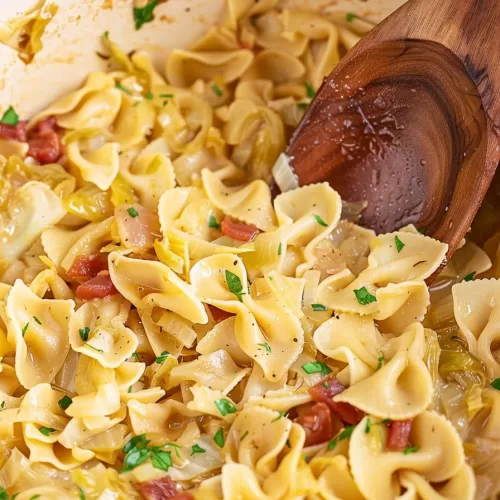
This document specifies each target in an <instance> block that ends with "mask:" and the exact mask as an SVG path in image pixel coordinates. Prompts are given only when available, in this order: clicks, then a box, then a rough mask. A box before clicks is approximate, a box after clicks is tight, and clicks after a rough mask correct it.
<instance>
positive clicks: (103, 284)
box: [76, 271, 118, 300]
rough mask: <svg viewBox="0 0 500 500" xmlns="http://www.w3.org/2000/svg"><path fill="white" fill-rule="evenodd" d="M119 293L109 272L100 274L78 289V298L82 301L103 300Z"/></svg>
mask: <svg viewBox="0 0 500 500" xmlns="http://www.w3.org/2000/svg"><path fill="white" fill-rule="evenodd" d="M117 293H118V290H117V289H116V288H115V285H113V282H112V281H111V276H110V275H109V273H108V272H107V271H102V272H100V273H99V274H98V275H97V276H96V277H95V278H92V279H90V280H88V281H86V282H85V283H83V284H82V285H80V286H79V287H78V288H77V289H76V296H77V297H78V298H79V299H82V300H92V299H103V298H104V297H108V296H110V295H116V294H117Z"/></svg>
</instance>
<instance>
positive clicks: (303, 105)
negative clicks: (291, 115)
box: [297, 102, 309, 110]
mask: <svg viewBox="0 0 500 500" xmlns="http://www.w3.org/2000/svg"><path fill="white" fill-rule="evenodd" d="M307 106H309V104H307V102H299V103H297V108H299V109H300V110H304V109H307Z"/></svg>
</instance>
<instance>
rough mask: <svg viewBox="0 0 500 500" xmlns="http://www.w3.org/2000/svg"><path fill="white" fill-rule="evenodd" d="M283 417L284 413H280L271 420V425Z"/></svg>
mask: <svg viewBox="0 0 500 500" xmlns="http://www.w3.org/2000/svg"><path fill="white" fill-rule="evenodd" d="M285 415H286V411H280V412H279V415H278V416H277V417H276V418H274V419H273V420H271V423H273V422H277V421H278V420H281V419H282V418H283V417H284V416H285Z"/></svg>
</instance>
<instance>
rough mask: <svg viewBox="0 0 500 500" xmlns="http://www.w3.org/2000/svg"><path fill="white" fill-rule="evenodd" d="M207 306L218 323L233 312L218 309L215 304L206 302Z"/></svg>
mask: <svg viewBox="0 0 500 500" xmlns="http://www.w3.org/2000/svg"><path fill="white" fill-rule="evenodd" d="M208 308H209V309H210V312H211V313H212V316H213V318H214V321H215V322H216V323H220V322H221V321H224V320H225V319H227V318H230V317H231V316H234V314H233V313H230V312H227V311H223V310H222V309H219V308H218V307H215V306H211V305H210V304H208Z"/></svg>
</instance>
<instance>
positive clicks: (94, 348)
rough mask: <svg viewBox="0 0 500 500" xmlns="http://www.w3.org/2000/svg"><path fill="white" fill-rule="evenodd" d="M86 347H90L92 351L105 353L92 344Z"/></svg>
mask: <svg viewBox="0 0 500 500" xmlns="http://www.w3.org/2000/svg"><path fill="white" fill-rule="evenodd" d="M85 347H90V348H91V349H92V350H94V351H96V352H100V353H103V352H104V351H103V350H102V349H98V348H97V347H94V346H93V345H90V344H85Z"/></svg>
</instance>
